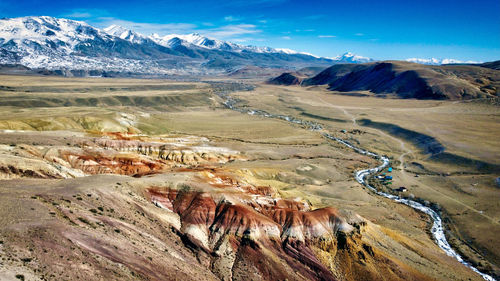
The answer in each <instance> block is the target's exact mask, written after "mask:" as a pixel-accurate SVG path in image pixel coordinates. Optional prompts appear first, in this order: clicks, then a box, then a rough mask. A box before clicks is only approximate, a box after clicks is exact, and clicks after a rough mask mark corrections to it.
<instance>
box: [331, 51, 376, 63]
mask: <svg viewBox="0 0 500 281" xmlns="http://www.w3.org/2000/svg"><path fill="white" fill-rule="evenodd" d="M332 59H333V60H334V61H338V62H348V63H365V62H371V61H373V59H371V58H368V57H363V56H359V55H356V54H353V53H351V52H345V53H343V54H342V55H338V56H336V57H334V58H332Z"/></svg>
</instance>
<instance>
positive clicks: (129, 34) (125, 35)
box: [103, 24, 147, 44]
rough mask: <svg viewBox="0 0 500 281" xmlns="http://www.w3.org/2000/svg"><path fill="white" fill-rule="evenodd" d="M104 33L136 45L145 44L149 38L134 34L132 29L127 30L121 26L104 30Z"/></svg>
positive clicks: (112, 26) (111, 26)
mask: <svg viewBox="0 0 500 281" xmlns="http://www.w3.org/2000/svg"><path fill="white" fill-rule="evenodd" d="M103 31H104V32H106V33H107V34H109V35H112V36H116V37H120V38H121V39H123V40H127V41H130V42H132V43H136V44H141V43H144V41H146V40H147V37H145V36H144V35H142V34H139V33H137V32H134V31H132V30H130V29H126V28H124V27H121V26H119V25H114V24H113V25H110V26H108V27H106V28H104V29H103Z"/></svg>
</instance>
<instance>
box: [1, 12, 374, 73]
mask: <svg viewBox="0 0 500 281" xmlns="http://www.w3.org/2000/svg"><path fill="white" fill-rule="evenodd" d="M338 58H339V59H338V60H337V59H329V58H321V57H317V56H314V55H311V54H308V53H301V52H296V51H293V50H290V49H274V48H269V47H256V46H245V45H240V44H236V43H232V42H227V41H222V40H218V39H215V38H209V37H205V36H202V35H200V34H197V33H193V34H187V35H177V34H171V35H166V36H159V35H155V34H154V35H151V36H146V35H143V34H139V33H137V32H134V31H133V30H129V29H126V28H123V27H120V26H117V25H113V26H110V27H107V28H105V29H103V30H100V29H98V28H95V27H92V26H90V25H88V24H87V23H85V22H80V21H74V20H69V19H62V18H53V17H47V16H40V17H21V18H11V19H0V64H20V65H24V66H27V67H29V68H35V69H48V70H57V71H60V70H65V71H68V70H71V71H73V70H84V71H87V72H88V71H96V70H97V71H101V72H120V73H142V74H160V75H170V74H208V73H210V74H214V73H225V72H227V71H233V70H235V69H239V68H241V67H244V66H257V67H271V68H288V69H298V68H302V67H310V66H325V67H326V66H329V65H331V64H333V63H340V62H365V61H367V60H368V59H367V58H363V57H360V56H355V55H352V54H350V53H347V54H344V55H343V56H339V57H338Z"/></svg>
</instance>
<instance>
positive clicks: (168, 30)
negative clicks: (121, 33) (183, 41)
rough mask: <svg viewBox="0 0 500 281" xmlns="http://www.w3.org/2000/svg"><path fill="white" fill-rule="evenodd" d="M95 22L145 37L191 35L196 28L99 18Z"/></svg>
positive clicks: (189, 25)
mask: <svg viewBox="0 0 500 281" xmlns="http://www.w3.org/2000/svg"><path fill="white" fill-rule="evenodd" d="M95 21H96V23H97V24H98V25H99V26H100V27H107V26H110V25H112V24H115V25H119V26H123V27H125V28H128V29H131V30H134V31H136V32H138V33H141V34H145V35H149V34H153V33H157V34H160V35H165V34H172V33H178V34H184V33H191V32H193V31H194V30H195V28H196V27H197V26H196V25H195V24H191V23H145V22H133V21H127V20H121V19H116V18H111V17H101V18H98V19H96V20H95Z"/></svg>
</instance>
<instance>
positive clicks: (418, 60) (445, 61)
mask: <svg viewBox="0 0 500 281" xmlns="http://www.w3.org/2000/svg"><path fill="white" fill-rule="evenodd" d="M406 61H409V62H414V63H420V64H430V65H441V64H460V63H470V64H477V63H481V62H478V61H471V60H469V61H462V60H457V59H437V58H430V59H422V58H408V59H406Z"/></svg>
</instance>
